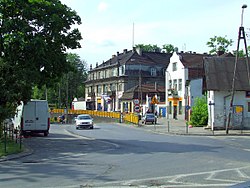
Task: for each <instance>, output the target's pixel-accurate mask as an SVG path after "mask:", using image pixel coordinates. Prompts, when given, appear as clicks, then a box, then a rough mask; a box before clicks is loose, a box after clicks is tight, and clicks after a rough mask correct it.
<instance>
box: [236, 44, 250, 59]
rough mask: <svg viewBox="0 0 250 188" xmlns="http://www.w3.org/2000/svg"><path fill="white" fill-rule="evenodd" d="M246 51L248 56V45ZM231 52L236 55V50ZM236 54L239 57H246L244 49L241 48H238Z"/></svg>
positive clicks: (249, 51) (249, 50) (249, 47)
mask: <svg viewBox="0 0 250 188" xmlns="http://www.w3.org/2000/svg"><path fill="white" fill-rule="evenodd" d="M247 52H248V56H249V53H250V46H248V47H247ZM233 54H234V55H235V56H236V50H234V51H233ZM238 56H239V57H246V51H245V50H243V49H241V50H239V52H238Z"/></svg>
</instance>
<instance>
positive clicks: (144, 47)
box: [135, 44, 161, 52]
mask: <svg viewBox="0 0 250 188" xmlns="http://www.w3.org/2000/svg"><path fill="white" fill-rule="evenodd" d="M135 47H136V48H140V49H142V51H144V52H161V48H160V47H158V46H157V45H156V44H154V45H152V44H146V45H145V44H136V45H135Z"/></svg>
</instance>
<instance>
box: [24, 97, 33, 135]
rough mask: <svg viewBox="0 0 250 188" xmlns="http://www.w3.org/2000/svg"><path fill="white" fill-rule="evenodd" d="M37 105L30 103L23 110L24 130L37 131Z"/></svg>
mask: <svg viewBox="0 0 250 188" xmlns="http://www.w3.org/2000/svg"><path fill="white" fill-rule="evenodd" d="M35 108H36V103H34V102H28V103H27V104H26V105H24V109H23V130H25V131H26V130H36V111H35Z"/></svg>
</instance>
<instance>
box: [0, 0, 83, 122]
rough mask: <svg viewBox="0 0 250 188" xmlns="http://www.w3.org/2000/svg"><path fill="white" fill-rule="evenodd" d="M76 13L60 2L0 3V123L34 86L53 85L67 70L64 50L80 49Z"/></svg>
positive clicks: (23, 0) (8, 0) (26, 0)
mask: <svg viewBox="0 0 250 188" xmlns="http://www.w3.org/2000/svg"><path fill="white" fill-rule="evenodd" d="M75 24H81V18H80V17H79V16H78V15H77V13H76V12H75V11H73V10H71V9H70V8H69V7H67V6H66V5H63V4H61V2H60V0H18V1H13V0H0V85H1V90H0V96H1V97H0V120H2V119H4V118H6V117H7V116H9V115H10V113H11V112H12V113H13V112H14V109H15V107H16V105H17V104H18V102H19V101H21V100H22V101H24V102H26V101H28V100H29V99H30V98H31V95H32V91H33V90H32V89H33V87H34V86H37V87H38V88H41V87H43V86H44V85H47V86H48V87H49V86H50V85H53V83H54V82H56V81H58V80H59V79H60V78H61V76H62V75H63V74H65V73H67V72H69V70H70V67H71V66H70V64H69V63H68V62H67V61H66V50H67V49H75V48H79V47H80V43H79V41H80V40H81V39H82V37H81V34H80V32H79V30H78V29H74V28H72V26H73V25H75Z"/></svg>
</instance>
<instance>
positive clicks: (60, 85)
mask: <svg viewBox="0 0 250 188" xmlns="http://www.w3.org/2000/svg"><path fill="white" fill-rule="evenodd" d="M66 59H67V62H68V63H69V64H70V65H71V69H70V71H69V72H68V73H65V74H63V76H62V78H61V79H60V81H58V82H57V83H54V84H53V85H52V86H50V87H48V88H47V91H46V88H45V87H42V88H40V89H38V87H35V88H34V90H33V98H36V99H45V97H46V92H47V97H48V102H49V103H50V104H54V105H56V106H57V107H58V108H62V107H63V108H64V107H66V106H70V103H71V102H72V100H73V99H74V98H75V97H76V98H80V97H84V96H85V81H86V79H87V68H86V67H87V65H86V62H85V61H82V60H81V59H80V56H79V55H77V54H73V53H69V54H67V58H66ZM67 93H68V99H67ZM66 104H67V105H66Z"/></svg>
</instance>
